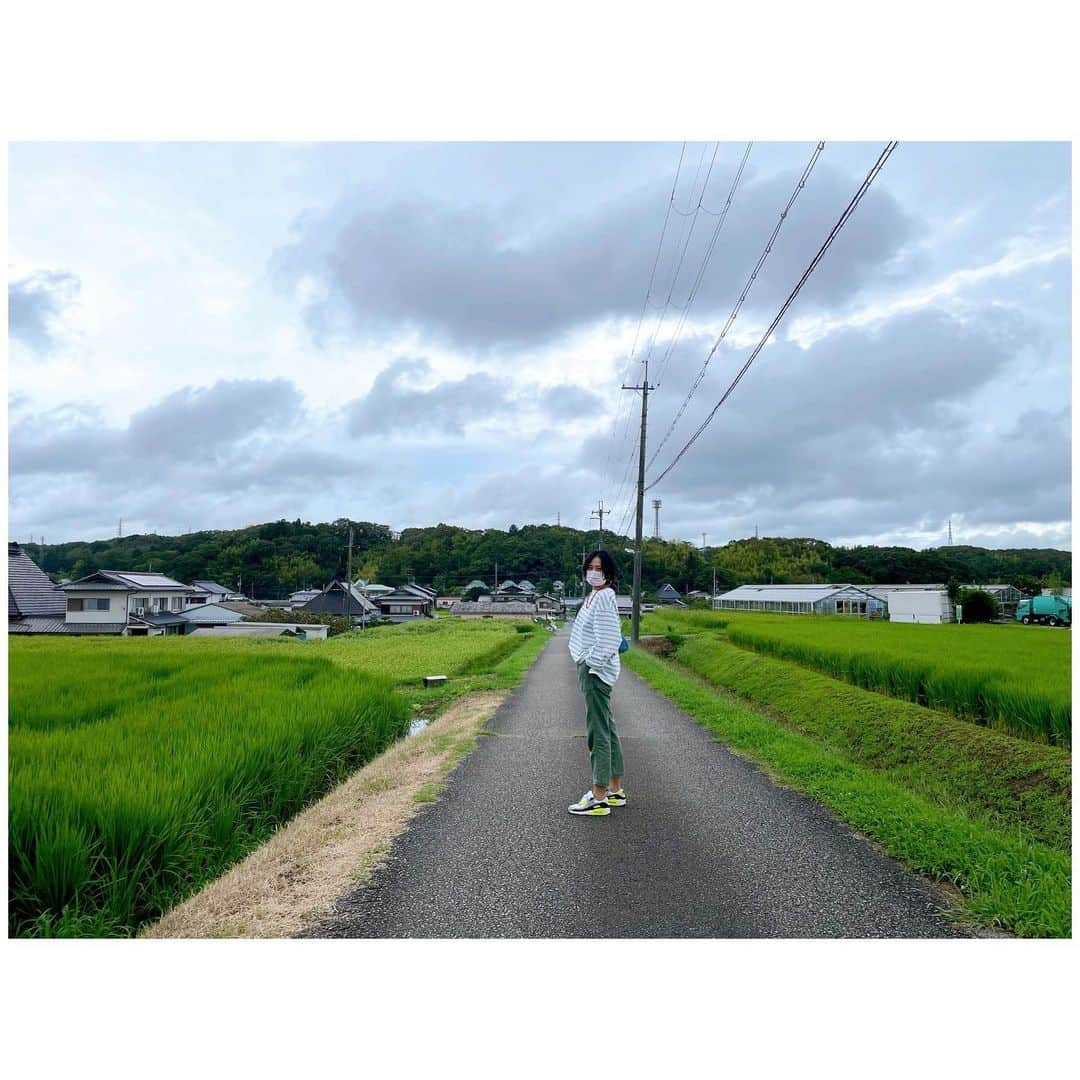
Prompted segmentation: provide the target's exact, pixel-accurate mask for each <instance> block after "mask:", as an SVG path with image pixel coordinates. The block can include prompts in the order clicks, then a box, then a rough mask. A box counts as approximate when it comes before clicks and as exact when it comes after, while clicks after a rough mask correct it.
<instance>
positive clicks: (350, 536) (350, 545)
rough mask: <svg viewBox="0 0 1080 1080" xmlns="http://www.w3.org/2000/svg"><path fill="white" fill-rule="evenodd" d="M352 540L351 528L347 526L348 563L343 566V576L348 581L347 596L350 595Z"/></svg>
mask: <svg viewBox="0 0 1080 1080" xmlns="http://www.w3.org/2000/svg"><path fill="white" fill-rule="evenodd" d="M352 538H353V527H352V526H351V525H350V526H349V561H348V562H347V563H346V564H345V566H346V569H345V576H346V577H347V578H348V580H349V594H350V595H352Z"/></svg>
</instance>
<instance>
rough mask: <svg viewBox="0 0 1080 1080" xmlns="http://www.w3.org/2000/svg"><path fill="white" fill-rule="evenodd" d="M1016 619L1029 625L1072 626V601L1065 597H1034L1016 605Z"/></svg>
mask: <svg viewBox="0 0 1080 1080" xmlns="http://www.w3.org/2000/svg"><path fill="white" fill-rule="evenodd" d="M1016 617H1017V618H1018V619H1019V620H1020V621H1021V622H1022V623H1023V624H1024V625H1025V626H1027V625H1028V623H1049V624H1050V625H1051V626H1072V601H1071V600H1069V599H1068V598H1067V597H1064V596H1034V597H1032V598H1031V599H1030V600H1021V601H1020V603H1019V604H1017V605H1016Z"/></svg>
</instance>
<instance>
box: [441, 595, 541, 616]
mask: <svg viewBox="0 0 1080 1080" xmlns="http://www.w3.org/2000/svg"><path fill="white" fill-rule="evenodd" d="M450 614H451V615H457V616H458V617H459V618H462V619H531V618H533V617H534V616H535V615H536V605H535V604H530V603H526V602H525V601H522V600H508V601H506V602H504V603H501V604H482V603H480V602H479V601H476V600H458V601H457V603H455V604H454V606H453V607H452V608H451V609H450Z"/></svg>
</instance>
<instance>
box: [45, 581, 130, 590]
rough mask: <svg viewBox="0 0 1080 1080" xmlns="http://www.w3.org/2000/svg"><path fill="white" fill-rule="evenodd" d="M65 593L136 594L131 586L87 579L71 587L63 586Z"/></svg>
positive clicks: (117, 582) (72, 583)
mask: <svg viewBox="0 0 1080 1080" xmlns="http://www.w3.org/2000/svg"><path fill="white" fill-rule="evenodd" d="M63 589H64V592H134V591H135V589H134V587H133V586H131V585H124V584H123V583H122V582H119V581H108V580H96V581H86V580H85V579H83V580H79V581H73V582H71V584H70V585H65V586H63Z"/></svg>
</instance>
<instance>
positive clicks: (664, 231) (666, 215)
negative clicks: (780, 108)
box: [604, 140, 686, 476]
mask: <svg viewBox="0 0 1080 1080" xmlns="http://www.w3.org/2000/svg"><path fill="white" fill-rule="evenodd" d="M685 154H686V142H685V140H684V141H683V144H682V149H681V150H680V151H679V163H678V165H677V166H676V167H675V179H674V181H672V184H671V195H670V196H669V197H668V204H667V209H666V211H665V213H664V225H663V227H662V228H661V230H660V240H659V241H658V242H657V245H656V255H655V256H654V257H653V265H652V271H651V273H650V274H649V285H648V288H647V289H646V290H645V300H644V301H643V302H642V305H641V314H640V315H639V316H638V323H637V329H636V330H635V331H634V344H633V346H632V347H631V349H630V355H629V357H628V358H627V361H626V370H625V371H624V372H623V377H622V381H623V382H626V376H627V375H629V373H630V365H631V364H632V363H633V362H634V354H635V353H636V352H637V343H638V337H639V336H640V334H641V324H642V323H643V322H644V321H645V311H646V310H647V308H648V306H649V298H650V297H651V296H652V287H653V282H654V281H655V280H656V268H657V266H658V265H659V264H660V252H661V251H662V250H663V247H664V237H665V236H666V235H667V227H668V221H670V219H671V210H672V207H673V206H674V205H675V191H676V189H677V188H678V186H679V176H680V174H681V173H682V163H683V157H684V156H685ZM622 402H623V398H622V395H621V394H620V395H619V407H618V408H617V409H616V410H615V422H614V424H613V425H612V431H611V434H612V435H613V436H614V435H615V433H616V432H617V431H618V428H619V415H620V414H621V412H622ZM625 437H626V436H625V434H624V436H623V439H624V440H625ZM611 455H612V451H609V452H608V460H607V462H606V463H605V465H604V475H605V476H606V475H607V471H608V467H609V466H610V464H611Z"/></svg>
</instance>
